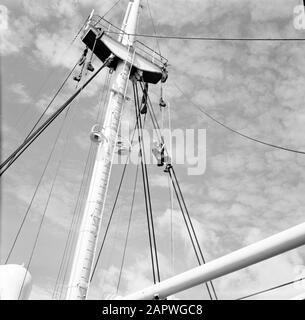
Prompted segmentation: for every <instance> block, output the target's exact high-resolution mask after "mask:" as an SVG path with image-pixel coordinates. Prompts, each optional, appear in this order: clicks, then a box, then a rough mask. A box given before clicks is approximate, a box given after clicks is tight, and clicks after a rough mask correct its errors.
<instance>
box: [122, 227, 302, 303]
mask: <svg viewBox="0 0 305 320" xmlns="http://www.w3.org/2000/svg"><path fill="white" fill-rule="evenodd" d="M304 244H305V223H303V224H300V225H297V226H295V227H293V228H291V229H288V230H286V231H283V232H281V233H278V234H276V235H274V236H271V237H269V238H267V239H265V240H262V241H259V242H257V243H254V244H252V245H250V246H248V247H245V248H242V249H240V250H237V251H235V252H233V253H230V254H227V255H225V256H223V257H221V258H218V259H216V260H213V261H211V262H208V263H206V264H205V265H202V266H200V267H197V268H194V269H191V270H189V271H187V272H184V273H181V274H179V275H177V276H174V277H172V278H169V279H167V280H165V281H162V282H160V283H158V284H156V285H153V286H151V287H149V288H146V289H143V290H140V291H138V292H136V293H134V294H131V295H128V296H126V297H124V298H123V299H124V300H151V299H154V298H155V297H156V296H158V297H159V298H160V299H164V298H166V297H168V296H170V295H173V294H176V293H178V292H181V291H184V290H186V289H189V288H192V287H195V286H197V285H199V284H201V283H205V282H207V281H211V280H213V279H216V278H219V277H222V276H224V275H227V274H229V273H232V272H235V271H237V270H240V269H242V268H246V267H248V266H251V265H253V264H256V263H258V262H260V261H263V260H266V259H270V258H272V257H274V256H276V255H279V254H281V253H284V252H286V251H289V250H292V249H295V248H297V247H299V246H302V245H304Z"/></svg>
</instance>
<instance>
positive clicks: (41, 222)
mask: <svg viewBox="0 0 305 320" xmlns="http://www.w3.org/2000/svg"><path fill="white" fill-rule="evenodd" d="M69 110H70V109H68V110H67V111H66V114H65V117H64V120H63V122H62V125H61V128H60V130H59V132H58V134H57V136H56V139H55V142H54V145H53V148H52V150H51V153H50V157H49V159H48V161H47V166H46V168H47V167H48V164H49V160H51V158H52V155H53V153H54V151H55V148H56V145H57V143H58V140H59V137H60V135H61V134H62V132H63V129H64V126H65V123H66V120H67V116H68V114H69ZM60 164H61V159H60V160H59V162H58V164H57V168H56V172H55V175H54V178H53V181H52V185H51V189H50V191H49V195H48V199H47V202H46V204H45V208H44V211H43V214H42V217H41V221H40V224H39V227H38V231H37V234H36V237H35V241H34V245H33V248H32V251H31V254H30V257H29V261H28V263H27V266H26V269H27V270H29V268H30V265H31V263H32V259H33V256H34V253H35V250H36V247H37V243H38V239H39V236H40V232H41V229H42V226H43V222H44V219H45V216H46V213H47V209H48V206H49V202H50V199H51V196H52V193H53V190H54V186H55V182H56V178H57V175H58V172H59V168H60ZM45 172H46V170H44V171H43V175H42V177H43V176H44V174H45ZM40 181H42V179H41V180H40ZM38 188H39V185H38ZM38 188H37V189H36V190H38ZM36 190H35V196H36ZM35 196H34V197H33V200H34V198H35ZM32 203H33V201H31V203H30V205H29V208H28V210H27V213H26V216H25V217H27V214H28V212H29V211H30V209H31V205H32ZM25 219H26V218H25ZM25 219H24V221H23V223H22V227H23V225H24V222H25ZM22 227H21V229H22ZM21 229H20V231H21ZM19 234H20V232H19V230H18V236H19ZM16 241H17V239H16ZM26 276H27V273H25V275H24V278H23V281H22V285H21V288H20V291H19V297H18V300H19V299H20V296H21V293H22V290H23V286H24V283H25V279H26Z"/></svg>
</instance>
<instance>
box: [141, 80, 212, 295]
mask: <svg viewBox="0 0 305 320" xmlns="http://www.w3.org/2000/svg"><path fill="white" fill-rule="evenodd" d="M141 88H142V91H143V93H144V87H143V86H142V84H141ZM147 100H148V102H149V103H148V110H149V113H150V116H151V118H152V122H153V125H154V128H155V130H156V131H161V130H160V126H159V125H158V120H157V118H156V115H155V113H154V110H153V107H152V103H151V100H150V97H149V96H148V99H147ZM160 136H161V137H162V135H161V134H160ZM161 141H162V140H161ZM164 148H165V150H166V147H164ZM166 151H167V150H166ZM167 153H168V151H167ZM168 155H169V154H168ZM170 170H172V171H173V177H172V176H171V172H170ZM170 170H169V172H168V173H169V175H170V178H171V181H172V184H173V187H174V190H175V193H176V196H177V200H178V202H179V206H180V208H181V212H182V214H183V217H184V221H185V224H186V227H187V230H188V233H189V236H190V239H191V242H192V245H193V249H194V251H195V255H196V257H197V260H198V263H199V265H200V264H201V261H200V259H199V255H200V256H201V259H202V262H203V263H205V259H204V256H203V253H202V250H201V247H200V244H199V241H198V238H197V235H196V232H195V229H194V227H193V223H192V220H191V217H190V214H189V211H188V209H187V206H186V203H185V200H184V197H183V194H182V191H181V188H180V185H179V182H178V179H177V176H176V174H175V171H174V168H173V167H172V166H171V168H170ZM173 178H174V179H173ZM174 180H175V183H176V185H177V187H178V188H177V189H176V188H175V184H174ZM178 194H180V197H181V200H182V203H183V206H184V208H185V213H184V210H183V207H182V203H181V202H180V199H179V197H178ZM187 221H188V223H187ZM188 224H189V225H190V227H191V230H190V229H189V226H188ZM191 231H192V233H193V235H194V238H195V242H196V245H197V248H198V249H199V253H198V252H197V249H196V246H195V243H194V240H193V237H192V236H191ZM210 285H211V287H212V291H213V293H214V296H215V298H216V300H217V299H218V297H217V294H216V290H215V288H214V285H213V283H212V281H211V282H210ZM206 286H207V289H208V293H209V295H210V298H211V299H212V295H211V292H210V289H209V288H208V284H206Z"/></svg>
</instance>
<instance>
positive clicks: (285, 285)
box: [236, 277, 305, 300]
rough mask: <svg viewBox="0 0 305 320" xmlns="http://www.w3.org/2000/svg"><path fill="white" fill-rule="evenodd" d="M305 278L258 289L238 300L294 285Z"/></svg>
mask: <svg viewBox="0 0 305 320" xmlns="http://www.w3.org/2000/svg"><path fill="white" fill-rule="evenodd" d="M303 280H305V277H303V278H299V279H297V280H293V281H289V282H285V283H283V284H280V285H277V286H274V287H271V288H268V289H265V290H262V291H258V292H255V293H252V294H249V295H247V296H244V297H241V298H238V299H236V300H244V299H246V298H250V297H254V296H257V295H260V294H262V293H266V292H269V291H273V290H276V289H280V288H283V287H287V286H289V285H292V284H295V283H297V282H301V281H303Z"/></svg>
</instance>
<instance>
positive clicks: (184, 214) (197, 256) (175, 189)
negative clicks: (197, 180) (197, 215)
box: [169, 170, 217, 300]
mask: <svg viewBox="0 0 305 320" xmlns="http://www.w3.org/2000/svg"><path fill="white" fill-rule="evenodd" d="M169 177H170V180H171V182H172V185H173V188H174V191H175V194H176V198H177V200H178V204H179V207H180V210H181V213H182V216H183V219H184V223H185V226H186V228H187V232H188V235H189V238H190V240H191V243H192V247H193V249H194V252H195V255H196V258H197V261H198V264H199V265H201V264H202V262H203V263H205V260H204V258H203V256H202V262H201V261H200V258H199V253H198V252H197V248H196V245H195V243H194V239H193V236H192V232H191V230H190V227H189V222H188V221H187V213H185V209H184V208H183V206H182V203H181V200H180V197H179V192H178V190H177V187H176V184H175V183H177V182H176V181H174V179H173V177H172V174H171V172H170V170H169ZM180 196H181V195H180ZM190 224H191V226H192V222H191V223H190ZM192 230H193V228H192ZM193 235H194V236H195V240H197V237H196V233H195V232H193ZM197 241H198V240H197ZM197 241H196V244H197V246H198V245H199V244H198V243H197ZM199 248H200V245H199ZM205 286H206V288H207V291H208V294H209V297H210V299H211V300H213V297H212V294H211V290H210V288H209V286H208V283H207V282H206V283H205ZM216 297H217V296H216ZM216 299H217V298H216Z"/></svg>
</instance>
